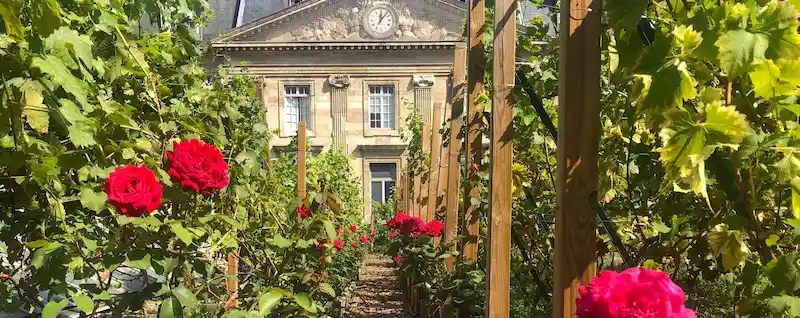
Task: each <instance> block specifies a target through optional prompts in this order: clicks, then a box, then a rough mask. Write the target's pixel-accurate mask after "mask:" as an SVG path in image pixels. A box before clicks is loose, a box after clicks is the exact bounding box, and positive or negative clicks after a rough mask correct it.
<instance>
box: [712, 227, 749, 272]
mask: <svg viewBox="0 0 800 318" xmlns="http://www.w3.org/2000/svg"><path fill="white" fill-rule="evenodd" d="M708 244H709V246H711V250H713V251H714V255H715V256H719V255H722V265H723V266H724V267H725V269H727V270H729V269H731V268H734V267H736V266H737V265H739V264H741V263H742V262H743V261H744V258H745V257H746V256H747V255H749V254H750V248H748V247H747V244H746V243H745V242H744V240H743V239H742V234H741V232H739V231H737V230H731V229H729V227H728V225H727V224H725V223H721V224H717V226H715V227H714V229H713V230H711V233H709V234H708Z"/></svg>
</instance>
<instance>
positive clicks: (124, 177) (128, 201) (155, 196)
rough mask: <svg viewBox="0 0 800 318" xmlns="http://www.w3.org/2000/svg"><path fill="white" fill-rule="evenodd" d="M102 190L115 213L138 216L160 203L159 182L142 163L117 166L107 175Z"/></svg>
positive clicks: (150, 210) (153, 208)
mask: <svg viewBox="0 0 800 318" xmlns="http://www.w3.org/2000/svg"><path fill="white" fill-rule="evenodd" d="M103 192H105V193H106V194H107V195H108V203H110V204H111V206H113V207H114V209H116V210H117V213H119V214H122V215H126V216H130V217H139V216H142V215H143V214H148V213H150V212H153V210H155V209H156V208H157V207H158V206H159V205H161V183H158V180H157V179H156V174H155V173H153V171H152V170H150V169H147V167H145V166H144V165H141V166H139V167H137V166H132V165H128V166H126V167H124V168H117V169H116V170H114V171H112V172H111V174H109V175H108V178H107V179H106V184H105V187H103Z"/></svg>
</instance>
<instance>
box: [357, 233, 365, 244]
mask: <svg viewBox="0 0 800 318" xmlns="http://www.w3.org/2000/svg"><path fill="white" fill-rule="evenodd" d="M358 240H359V241H361V244H364V243H367V237H366V236H364V234H361V236H359V237H358Z"/></svg>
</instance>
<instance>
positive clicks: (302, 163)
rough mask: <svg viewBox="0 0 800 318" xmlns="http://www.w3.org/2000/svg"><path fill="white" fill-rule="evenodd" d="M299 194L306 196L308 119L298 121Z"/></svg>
mask: <svg viewBox="0 0 800 318" xmlns="http://www.w3.org/2000/svg"><path fill="white" fill-rule="evenodd" d="M297 196H298V197H301V198H305V197H306V121H305V120H301V121H300V122H299V123H297Z"/></svg>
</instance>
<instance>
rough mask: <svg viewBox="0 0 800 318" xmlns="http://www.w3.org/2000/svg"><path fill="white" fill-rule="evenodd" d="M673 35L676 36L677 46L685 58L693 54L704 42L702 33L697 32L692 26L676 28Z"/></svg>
mask: <svg viewBox="0 0 800 318" xmlns="http://www.w3.org/2000/svg"><path fill="white" fill-rule="evenodd" d="M672 34H673V35H674V36H675V42H676V43H675V44H677V46H678V47H679V48H681V55H683V56H688V55H689V54H691V53H692V52H693V51H694V50H695V49H696V48H698V47H700V44H701V43H702V42H703V37H702V35H701V33H700V32H697V31H695V30H694V27H692V26H691V25H689V26H685V25H681V26H679V27H677V28H675V29H674V30H673V31H672Z"/></svg>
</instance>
